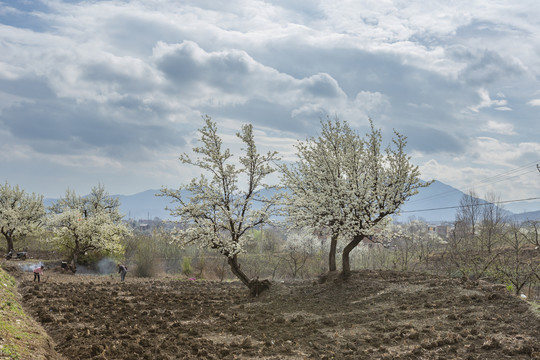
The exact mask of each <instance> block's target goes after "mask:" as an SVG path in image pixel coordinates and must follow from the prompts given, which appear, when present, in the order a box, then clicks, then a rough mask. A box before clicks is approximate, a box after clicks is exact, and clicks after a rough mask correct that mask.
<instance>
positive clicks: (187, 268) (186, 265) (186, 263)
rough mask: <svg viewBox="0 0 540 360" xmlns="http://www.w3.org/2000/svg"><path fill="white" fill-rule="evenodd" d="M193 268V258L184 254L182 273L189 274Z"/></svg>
mask: <svg viewBox="0 0 540 360" xmlns="http://www.w3.org/2000/svg"><path fill="white" fill-rule="evenodd" d="M192 272H193V270H192V269H191V258H190V257H189V256H184V258H183V259H182V274H184V275H186V276H189V275H191V273H192Z"/></svg>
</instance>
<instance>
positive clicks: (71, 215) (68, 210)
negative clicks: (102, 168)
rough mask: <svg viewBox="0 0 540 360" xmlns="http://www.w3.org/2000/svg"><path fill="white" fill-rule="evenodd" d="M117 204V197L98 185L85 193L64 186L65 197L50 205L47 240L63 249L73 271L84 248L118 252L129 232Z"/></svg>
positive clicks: (111, 252) (84, 251)
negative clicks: (48, 235)
mask: <svg viewBox="0 0 540 360" xmlns="http://www.w3.org/2000/svg"><path fill="white" fill-rule="evenodd" d="M119 207H120V202H119V201H118V199H116V198H113V197H111V196H109V194H108V193H107V192H105V189H104V187H103V186H101V185H100V186H97V187H94V188H92V192H91V193H90V195H88V196H85V197H83V196H78V195H76V194H75V193H74V192H73V191H70V190H67V191H66V195H65V197H63V198H61V199H59V200H58V202H56V203H55V204H53V205H52V206H51V209H50V210H51V216H50V221H49V225H50V226H51V227H52V229H53V234H54V235H53V238H52V239H51V241H52V242H54V244H55V245H56V246H58V247H59V248H60V249H61V250H63V251H64V252H66V253H67V255H68V256H69V259H70V260H71V268H72V271H73V272H75V271H76V269H77V260H78V258H79V256H81V255H83V254H85V253H86V252H88V251H105V252H107V253H109V254H120V253H121V252H122V250H123V247H122V244H121V239H122V238H123V237H125V236H127V235H129V230H128V228H127V227H126V225H125V224H124V223H123V222H122V217H123V216H122V215H121V214H120V212H119Z"/></svg>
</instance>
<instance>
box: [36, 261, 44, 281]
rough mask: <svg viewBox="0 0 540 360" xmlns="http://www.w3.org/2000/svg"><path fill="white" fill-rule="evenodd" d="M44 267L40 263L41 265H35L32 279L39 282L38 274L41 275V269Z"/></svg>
mask: <svg viewBox="0 0 540 360" xmlns="http://www.w3.org/2000/svg"><path fill="white" fill-rule="evenodd" d="M44 268H45V267H44V266H43V265H41V267H37V268H35V269H34V281H36V279H37V282H39V276H40V275H43V269H44Z"/></svg>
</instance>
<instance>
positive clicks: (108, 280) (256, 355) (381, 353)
mask: <svg viewBox="0 0 540 360" xmlns="http://www.w3.org/2000/svg"><path fill="white" fill-rule="evenodd" d="M14 272H15V273H17V274H13V273H14ZM11 273H12V274H13V275H15V276H16V277H17V278H18V282H19V292H20V294H21V296H22V302H23V305H24V307H25V309H26V311H27V313H29V314H31V315H32V316H33V317H34V318H35V319H37V320H38V321H39V322H40V323H41V324H42V326H43V327H44V328H45V330H46V331H47V333H48V334H49V335H50V336H51V337H52V339H53V340H54V342H55V344H56V351H57V352H58V353H60V354H62V355H63V356H64V357H65V358H67V359H130V360H133V359H540V341H539V340H540V318H539V316H538V314H535V313H534V312H533V311H532V310H531V308H530V306H529V304H528V303H527V302H525V301H524V300H522V299H520V298H517V297H515V296H513V295H511V294H510V293H509V292H508V291H507V290H506V289H505V288H504V287H503V286H496V285H491V284H488V283H483V282H480V283H478V282H471V281H465V280H460V279H448V278H442V277H436V276H430V275H424V274H417V273H401V272H390V271H367V270H366V271H358V272H353V274H352V276H351V278H350V279H348V280H347V281H342V280H340V279H329V280H328V281H327V282H326V283H324V284H320V283H318V282H316V281H298V282H284V283H280V282H278V283H274V284H273V286H272V288H271V290H270V291H268V292H266V293H263V294H262V295H261V296H259V297H257V298H251V297H250V296H249V295H248V291H247V288H245V287H244V286H243V285H241V284H240V283H237V282H232V283H231V282H223V283H220V282H212V281H190V280H179V279H176V278H172V277H171V278H157V279H139V278H133V277H130V276H129V274H128V277H127V278H126V281H125V282H124V283H121V282H119V279H118V277H117V276H114V277H112V276H91V275H84V276H83V275H68V274H62V273H56V272H52V271H49V272H48V277H46V281H45V282H41V283H39V284H37V283H34V282H33V281H32V277H31V275H30V274H29V273H23V272H20V271H18V272H17V271H14V270H13V268H12V269H11Z"/></svg>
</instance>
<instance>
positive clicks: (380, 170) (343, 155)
mask: <svg viewBox="0 0 540 360" xmlns="http://www.w3.org/2000/svg"><path fill="white" fill-rule="evenodd" d="M370 124H371V131H370V132H369V133H367V134H366V136H365V137H364V138H362V137H361V136H360V135H359V134H358V133H356V132H355V131H353V130H352V129H351V128H350V126H349V125H348V123H347V122H341V121H339V119H337V118H336V119H334V120H331V119H327V120H326V121H323V122H321V125H322V132H321V135H320V136H319V137H318V138H308V139H307V140H306V141H305V142H299V143H298V144H297V146H296V147H297V150H298V152H297V156H298V160H297V161H296V163H295V164H293V165H292V166H283V167H282V174H283V176H282V181H283V185H284V187H287V188H288V189H290V194H289V196H288V200H287V201H286V209H287V213H288V218H289V219H290V221H291V222H292V223H293V224H295V225H296V226H299V227H306V226H307V227H312V228H316V229H317V228H318V229H330V232H331V234H332V236H331V250H330V258H329V264H330V266H329V268H330V270H331V271H332V270H333V269H335V247H336V244H337V241H338V240H340V241H344V242H345V243H344V245H345V246H344V248H343V252H342V273H341V275H342V276H343V277H344V278H347V277H348V276H349V275H350V271H351V270H350V259H349V254H350V252H351V251H352V250H353V249H354V248H355V247H356V246H357V245H358V244H359V243H360V241H362V239H364V237H367V236H370V235H373V234H374V232H376V231H377V228H381V227H384V225H385V224H386V222H387V221H388V220H389V219H390V215H392V214H394V213H396V212H398V211H399V207H400V206H401V205H402V204H403V203H404V202H405V201H406V200H407V199H408V198H409V197H411V196H412V195H414V194H416V193H417V192H418V189H419V188H421V187H424V186H427V185H429V183H424V182H422V181H421V180H420V179H419V175H420V172H419V170H418V167H417V166H414V165H412V164H411V162H410V156H408V155H407V154H406V153H405V146H406V137H405V136H403V135H402V134H400V133H398V132H397V131H394V135H395V137H394V138H393V139H392V146H388V147H386V149H384V150H382V149H381V143H382V135H381V131H380V130H377V129H375V128H374V125H373V122H372V121H371V120H370Z"/></svg>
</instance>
